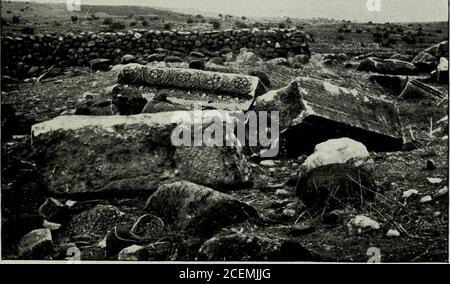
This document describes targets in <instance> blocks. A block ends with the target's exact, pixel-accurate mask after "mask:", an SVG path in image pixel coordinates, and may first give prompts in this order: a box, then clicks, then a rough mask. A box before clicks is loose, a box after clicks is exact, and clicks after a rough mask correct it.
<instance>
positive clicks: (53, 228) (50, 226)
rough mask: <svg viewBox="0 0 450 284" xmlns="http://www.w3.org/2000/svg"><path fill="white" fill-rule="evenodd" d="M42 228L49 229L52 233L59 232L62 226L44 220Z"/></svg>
mask: <svg viewBox="0 0 450 284" xmlns="http://www.w3.org/2000/svg"><path fill="white" fill-rule="evenodd" d="M42 226H43V227H44V228H47V229H49V230H50V231H56V230H59V229H60V228H61V224H58V223H52V222H49V221H47V220H44V222H43V223H42Z"/></svg>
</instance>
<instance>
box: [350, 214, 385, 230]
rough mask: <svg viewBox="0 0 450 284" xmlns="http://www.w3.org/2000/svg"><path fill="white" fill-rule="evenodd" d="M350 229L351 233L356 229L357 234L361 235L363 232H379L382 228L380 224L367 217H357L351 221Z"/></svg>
mask: <svg viewBox="0 0 450 284" xmlns="http://www.w3.org/2000/svg"><path fill="white" fill-rule="evenodd" d="M348 227H349V229H350V231H353V230H354V229H356V231H357V233H358V234H361V233H362V232H363V231H367V230H378V229H380V227H381V226H380V223H378V222H377V221H375V220H373V219H371V218H369V217H367V216H364V215H357V216H355V217H354V218H352V219H351V220H350V222H349V223H348Z"/></svg>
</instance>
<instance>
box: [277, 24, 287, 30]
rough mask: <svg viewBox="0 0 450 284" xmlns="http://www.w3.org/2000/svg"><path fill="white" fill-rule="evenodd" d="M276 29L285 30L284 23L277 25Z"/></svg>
mask: <svg viewBox="0 0 450 284" xmlns="http://www.w3.org/2000/svg"><path fill="white" fill-rule="evenodd" d="M278 27H279V28H280V29H285V28H286V24H285V23H279V24H278Z"/></svg>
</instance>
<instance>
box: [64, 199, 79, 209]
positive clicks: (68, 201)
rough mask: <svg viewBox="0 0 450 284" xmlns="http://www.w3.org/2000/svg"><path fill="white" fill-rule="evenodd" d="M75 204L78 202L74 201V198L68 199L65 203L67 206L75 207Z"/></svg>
mask: <svg viewBox="0 0 450 284" xmlns="http://www.w3.org/2000/svg"><path fill="white" fill-rule="evenodd" d="M75 204H77V202H76V201H73V200H67V201H66V203H65V205H66V207H68V208H73V207H74V206H75Z"/></svg>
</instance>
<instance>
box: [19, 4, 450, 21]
mask: <svg viewBox="0 0 450 284" xmlns="http://www.w3.org/2000/svg"><path fill="white" fill-rule="evenodd" d="M21 1H22V0H21ZM28 1H33V2H53V3H55V2H66V0H28ZM368 1H371V2H375V1H380V4H381V5H380V6H381V9H380V11H372V12H371V11H369V10H368V8H367V2H368ZM447 1H448V0H81V4H82V5H83V4H85V5H89V4H107V5H139V6H157V7H165V8H178V9H196V10H200V11H205V12H209V13H217V14H218V13H222V14H232V15H239V16H251V17H254V16H262V17H267V16H288V17H298V18H313V17H326V18H334V19H339V20H340V19H346V20H356V21H363V22H366V21H374V22H414V21H447V20H448V14H449V9H448V2H447Z"/></svg>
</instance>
